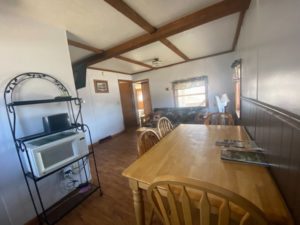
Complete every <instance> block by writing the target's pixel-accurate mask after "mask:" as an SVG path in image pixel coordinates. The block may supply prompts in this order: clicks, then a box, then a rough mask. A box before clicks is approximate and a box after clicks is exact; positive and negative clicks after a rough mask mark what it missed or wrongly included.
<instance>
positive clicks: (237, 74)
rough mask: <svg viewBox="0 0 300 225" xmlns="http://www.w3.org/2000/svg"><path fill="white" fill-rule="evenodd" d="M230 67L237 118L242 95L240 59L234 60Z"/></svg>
mask: <svg viewBox="0 0 300 225" xmlns="http://www.w3.org/2000/svg"><path fill="white" fill-rule="evenodd" d="M231 68H232V69H233V81H234V100H235V102H234V111H235V113H236V115H237V117H238V118H240V117H241V104H242V103H241V97H242V59H237V60H235V61H234V62H233V63H232V65H231Z"/></svg>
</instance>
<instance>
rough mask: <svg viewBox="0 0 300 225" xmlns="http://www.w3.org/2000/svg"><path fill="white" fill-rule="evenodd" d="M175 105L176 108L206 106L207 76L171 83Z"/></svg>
mask: <svg viewBox="0 0 300 225" xmlns="http://www.w3.org/2000/svg"><path fill="white" fill-rule="evenodd" d="M173 90H174V97H175V104H176V106H177V107H195V106H203V107H206V106H207V105H208V101H207V76H202V77H196V78H191V79H187V80H179V81H174V82H173Z"/></svg>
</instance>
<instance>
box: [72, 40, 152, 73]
mask: <svg viewBox="0 0 300 225" xmlns="http://www.w3.org/2000/svg"><path fill="white" fill-rule="evenodd" d="M68 44H69V45H71V46H74V47H77V48H81V49H84V50H87V51H91V52H94V53H100V52H103V51H104V50H101V49H99V48H95V47H92V46H89V45H85V44H82V43H80V42H77V41H72V40H70V39H68ZM115 58H117V59H120V60H123V61H126V62H130V63H133V64H137V65H140V66H143V67H147V68H150V69H152V68H153V67H152V66H150V65H148V64H146V63H143V62H140V61H137V60H133V59H129V58H127V57H123V56H116V57H115Z"/></svg>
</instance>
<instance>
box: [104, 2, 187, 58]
mask: <svg viewBox="0 0 300 225" xmlns="http://www.w3.org/2000/svg"><path fill="white" fill-rule="evenodd" d="M104 1H105V2H107V3H108V4H110V5H111V6H112V7H113V8H115V9H116V10H118V11H119V12H120V13H122V14H123V15H125V16H126V17H127V18H129V19H130V20H131V21H132V22H134V23H136V24H137V25H139V26H140V27H141V28H143V29H144V30H145V31H147V32H148V33H150V34H151V33H154V32H156V31H157V29H156V27H154V26H152V25H151V24H150V23H149V22H147V21H146V20H145V19H144V18H143V17H142V16H141V15H139V14H138V13H137V12H136V11H134V10H133V9H132V8H131V7H130V6H129V5H127V4H126V3H125V2H124V1H122V0H104ZM159 41H161V42H162V43H163V44H164V45H165V46H167V47H168V48H169V49H171V50H172V51H173V52H174V53H175V54H177V55H178V56H179V57H181V58H183V59H184V60H189V58H188V57H187V56H186V55H185V54H184V53H183V52H181V51H180V50H179V49H178V48H177V47H176V46H175V45H174V44H172V43H171V42H170V41H169V40H167V39H165V38H162V39H160V40H159Z"/></svg>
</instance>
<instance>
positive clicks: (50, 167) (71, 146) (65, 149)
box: [23, 130, 89, 177]
mask: <svg viewBox="0 0 300 225" xmlns="http://www.w3.org/2000/svg"><path fill="white" fill-rule="evenodd" d="M24 144H25V145H26V149H27V152H28V158H29V160H30V162H31V166H32V171H31V169H30V164H29V162H28V158H27V156H26V153H25V152H24V155H23V156H24V157H23V160H24V161H25V165H26V167H27V171H28V172H32V173H33V174H34V176H36V177H41V176H44V175H46V174H48V173H51V172H53V171H54V170H56V169H58V168H60V167H63V166H64V165H66V164H68V163H71V162H74V161H76V160H77V159H78V158H81V157H83V156H85V155H87V154H88V153H89V150H88V146H87V143H86V140H85V134H84V133H83V132H76V131H72V130H68V131H63V132H60V133H56V134H52V135H48V136H46V137H41V138H37V139H34V140H30V141H26V142H24Z"/></svg>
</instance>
